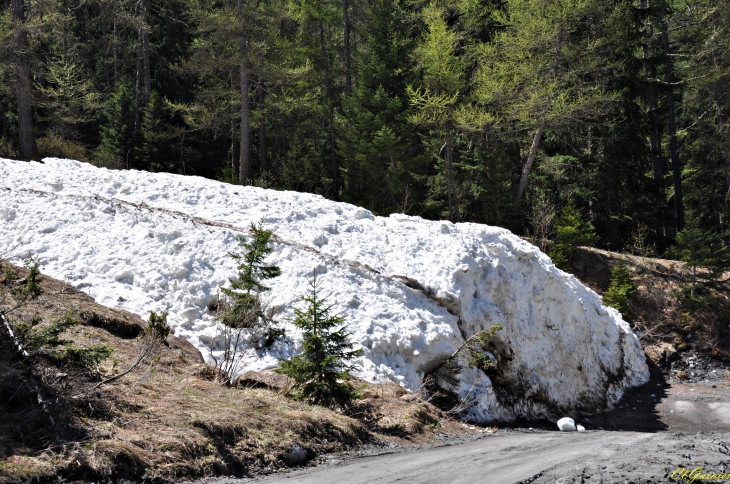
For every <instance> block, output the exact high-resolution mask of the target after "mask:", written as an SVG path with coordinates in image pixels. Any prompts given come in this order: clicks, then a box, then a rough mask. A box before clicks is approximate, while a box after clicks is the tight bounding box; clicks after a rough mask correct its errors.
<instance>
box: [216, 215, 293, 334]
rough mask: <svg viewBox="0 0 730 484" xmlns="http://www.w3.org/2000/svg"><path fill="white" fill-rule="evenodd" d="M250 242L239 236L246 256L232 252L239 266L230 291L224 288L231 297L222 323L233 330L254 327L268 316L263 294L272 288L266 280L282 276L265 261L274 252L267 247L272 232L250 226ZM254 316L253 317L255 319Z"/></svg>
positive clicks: (222, 315)
mask: <svg viewBox="0 0 730 484" xmlns="http://www.w3.org/2000/svg"><path fill="white" fill-rule="evenodd" d="M250 230H251V236H252V238H251V241H250V242H247V241H246V238H245V237H243V236H239V238H238V241H239V244H240V246H241V248H243V249H244V250H245V252H244V253H243V254H236V253H234V252H231V253H229V255H230V256H231V258H233V260H235V261H236V262H237V263H238V266H237V270H238V274H237V275H236V278H235V279H230V282H231V288H230V289H227V288H225V287H222V288H221V291H222V292H223V294H225V295H226V296H227V297H228V306H227V308H226V310H225V311H223V313H222V314H221V316H220V320H221V322H222V323H223V324H225V325H226V326H229V327H231V328H243V327H245V328H249V329H251V328H253V327H254V326H255V325H256V324H257V323H260V322H261V320H265V319H266V318H265V316H264V314H263V313H262V311H261V300H260V296H261V293H263V292H266V291H268V290H269V289H270V288H268V287H266V286H265V285H264V284H263V281H265V280H267V279H273V278H274V277H278V276H280V275H281V269H280V268H279V267H277V266H269V265H266V264H265V263H264V259H266V257H267V256H268V255H269V254H270V253H271V251H272V250H273V249H271V247H268V244H269V240H270V239H271V236H272V234H273V232H272V231H271V230H265V229H263V228H262V227H261V225H260V224H259V225H256V224H253V223H252V224H251V229H250ZM252 315H253V316H254V317H253V318H252Z"/></svg>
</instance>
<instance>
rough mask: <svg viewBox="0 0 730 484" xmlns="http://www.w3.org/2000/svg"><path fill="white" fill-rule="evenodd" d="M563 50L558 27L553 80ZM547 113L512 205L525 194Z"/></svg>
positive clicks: (561, 35) (523, 170)
mask: <svg viewBox="0 0 730 484" xmlns="http://www.w3.org/2000/svg"><path fill="white" fill-rule="evenodd" d="M562 50H563V27H562V26H560V25H559V26H558V31H557V36H556V39H555V54H554V55H553V66H552V68H551V69H550V76H551V77H552V78H553V79H555V78H557V77H558V69H559V68H560V55H561V52H562ZM546 115H547V113H543V114H542V118H541V119H540V124H539V125H538V127H537V131H536V132H535V136H534V137H533V138H532V146H530V153H529V154H528V155H527V160H526V161H525V165H524V167H523V168H522V175H521V176H520V183H519V185H518V186H517V193H516V194H515V198H514V203H518V202H519V201H520V200H522V196H523V195H524V194H525V190H526V189H527V180H528V179H529V177H530V171H532V165H533V163H534V162H535V158H536V157H537V150H538V149H539V148H540V141H541V140H542V134H543V133H544V132H545V118H546Z"/></svg>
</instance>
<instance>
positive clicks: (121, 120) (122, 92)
mask: <svg viewBox="0 0 730 484" xmlns="http://www.w3.org/2000/svg"><path fill="white" fill-rule="evenodd" d="M103 117H104V122H103V124H102V126H101V129H100V136H101V144H100V145H99V147H98V148H97V149H96V151H95V152H94V155H93V160H92V161H93V162H94V164H96V165H97V166H104V167H107V168H128V167H129V166H130V160H131V159H132V157H133V155H134V153H133V150H134V147H135V134H134V133H135V105H134V98H133V97H132V92H131V90H130V88H129V86H128V85H127V83H126V82H124V81H119V82H118V83H117V85H116V87H115V89H114V93H113V94H112V96H111V98H110V99H109V101H107V103H106V108H105V109H104V113H103Z"/></svg>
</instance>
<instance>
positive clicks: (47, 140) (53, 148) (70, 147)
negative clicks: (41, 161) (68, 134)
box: [36, 133, 89, 161]
mask: <svg viewBox="0 0 730 484" xmlns="http://www.w3.org/2000/svg"><path fill="white" fill-rule="evenodd" d="M36 145H37V147H38V158H45V157H54V158H68V159H70V160H78V161H89V158H88V155H87V153H86V148H84V147H83V146H81V145H80V144H78V143H75V142H73V141H70V140H67V139H63V138H61V137H60V136H58V135H57V134H55V133H49V134H48V135H46V136H44V137H43V138H38V139H37V140H36Z"/></svg>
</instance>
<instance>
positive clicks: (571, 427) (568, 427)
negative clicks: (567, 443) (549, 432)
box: [558, 417, 585, 432]
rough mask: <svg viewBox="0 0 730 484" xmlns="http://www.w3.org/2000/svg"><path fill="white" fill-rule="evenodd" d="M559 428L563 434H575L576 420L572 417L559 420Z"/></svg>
mask: <svg viewBox="0 0 730 484" xmlns="http://www.w3.org/2000/svg"><path fill="white" fill-rule="evenodd" d="M558 428H559V429H560V431H561V432H575V430H576V429H575V420H573V419H572V418H570V417H563V418H561V419H560V420H558ZM584 430H585V429H584Z"/></svg>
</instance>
